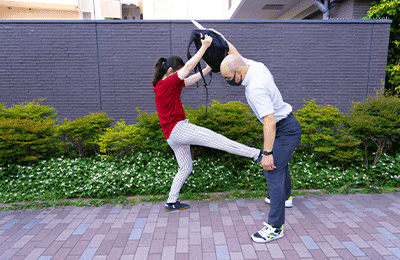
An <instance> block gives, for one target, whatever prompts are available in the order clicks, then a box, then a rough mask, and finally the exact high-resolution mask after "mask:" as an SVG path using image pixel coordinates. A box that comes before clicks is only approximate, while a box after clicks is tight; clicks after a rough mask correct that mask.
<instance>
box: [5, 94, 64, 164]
mask: <svg viewBox="0 0 400 260" xmlns="http://www.w3.org/2000/svg"><path fill="white" fill-rule="evenodd" d="M43 101H44V99H38V100H34V101H31V102H22V103H19V104H17V105H12V106H11V107H10V108H6V106H5V104H0V165H6V164H11V163H20V164H32V163H34V162H37V161H38V160H40V159H43V158H46V157H48V156H50V154H52V155H57V153H56V149H55V145H56V142H55V140H54V128H55V122H56V118H57V111H56V110H55V109H54V108H52V107H50V106H45V105H42V104H41V102H43ZM54 152H55V153H54Z"/></svg>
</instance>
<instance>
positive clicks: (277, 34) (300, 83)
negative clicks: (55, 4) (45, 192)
mask: <svg viewBox="0 0 400 260" xmlns="http://www.w3.org/2000/svg"><path fill="white" fill-rule="evenodd" d="M201 23H202V24H203V25H204V26H206V27H211V28H214V29H216V30H218V31H220V32H221V33H223V34H224V35H225V36H226V37H227V39H228V40H229V41H230V42H231V43H232V44H233V45H235V46H236V48H237V49H238V51H239V52H240V53H241V54H242V55H243V56H244V57H246V58H250V59H253V60H256V61H260V62H263V63H264V64H265V65H266V66H267V67H268V68H269V69H270V71H271V73H272V74H273V75H274V78H275V82H276V84H277V86H278V88H279V89H280V91H281V93H282V96H283V98H284V100H285V101H286V102H288V103H290V104H291V105H292V106H293V108H294V110H295V111H296V110H298V109H300V108H302V106H303V104H304V100H311V99H316V103H317V104H321V105H325V104H331V105H333V106H335V107H337V108H339V109H340V110H341V111H342V112H343V113H345V112H346V111H347V110H348V109H349V108H350V107H351V101H362V100H363V99H364V98H365V97H366V96H367V95H371V94H374V93H375V91H374V89H375V88H379V87H380V86H381V80H382V79H384V77H385V66H386V59H387V46H388V40H389V28H390V22H389V21H374V22H373V21H304V20H303V21H207V22H206V21H204V22H201ZM193 29H194V27H193V25H192V24H191V23H190V22H188V21H98V22H97V23H94V22H93V21H72V22H71V21H69V22H68V21H57V22H49V21H47V22H46V21H39V22H38V21H28V22H27V21H0V41H1V42H2V50H1V51H0V102H7V103H8V105H11V104H15V103H18V102H22V101H25V100H28V101H30V100H32V99H34V98H39V97H46V98H47V99H46V101H45V104H48V105H52V106H53V107H54V108H56V109H57V110H58V111H59V118H60V119H63V118H68V119H70V120H72V119H75V118H78V117H82V116H84V115H86V114H87V113H88V112H96V111H99V110H101V109H102V110H103V111H104V112H106V113H107V114H108V115H109V116H110V117H113V118H114V119H115V120H119V119H124V120H125V121H126V122H127V123H128V124H131V123H135V122H136V116H137V112H136V110H135V108H136V107H138V108H139V109H141V110H143V111H147V112H152V111H155V109H156V107H155V103H154V92H153V88H152V85H151V79H152V74H153V66H154V63H155V61H156V60H157V59H158V58H159V57H161V56H164V57H168V56H169V55H171V54H173V55H178V56H181V57H182V58H183V59H184V60H185V61H186V60H187V58H186V48H187V43H188V40H189V35H190V32H191V31H192V30H193ZM96 31H97V34H96ZM96 38H97V39H98V41H96ZM194 52H195V50H194V47H193V49H192V53H193V54H194ZM99 68H100V70H99ZM212 99H215V100H218V101H219V102H222V103H225V102H228V101H232V100H240V101H242V102H246V99H245V96H244V88H243V87H233V86H230V85H228V84H227V83H226V82H225V81H224V79H223V78H222V77H221V75H220V74H214V75H213V81H212V85H211V86H210V87H209V100H208V102H209V103H210V101H211V100H212ZM182 102H183V104H184V105H185V106H189V107H197V106H198V105H202V104H205V102H206V91H205V89H204V87H202V86H201V85H200V86H199V88H197V87H196V86H195V85H194V86H189V87H187V88H185V89H184V90H183V92H182Z"/></svg>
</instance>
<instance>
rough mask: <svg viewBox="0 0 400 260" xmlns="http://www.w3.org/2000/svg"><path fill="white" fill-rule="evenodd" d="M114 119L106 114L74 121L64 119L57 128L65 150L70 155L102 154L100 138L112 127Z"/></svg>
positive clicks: (95, 114) (94, 114)
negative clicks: (99, 143)
mask: <svg viewBox="0 0 400 260" xmlns="http://www.w3.org/2000/svg"><path fill="white" fill-rule="evenodd" d="M113 120H114V119H113V118H109V117H107V115H106V113H104V112H101V113H100V112H97V113H90V114H89V115H86V116H84V117H83V118H78V119H76V120H73V121H69V120H67V119H64V122H63V124H62V125H60V126H58V127H57V136H58V137H59V138H60V139H61V141H62V142H63V149H64V151H65V152H67V153H68V154H70V156H71V155H74V154H78V155H80V156H89V155H93V154H98V153H100V148H99V145H98V138H100V135H101V134H102V132H103V131H104V130H105V129H106V128H108V127H110V124H111V122H112V121H113Z"/></svg>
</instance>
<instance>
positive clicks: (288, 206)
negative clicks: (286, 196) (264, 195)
mask: <svg viewBox="0 0 400 260" xmlns="http://www.w3.org/2000/svg"><path fill="white" fill-rule="evenodd" d="M264 202H265V203H267V204H268V205H269V204H271V203H268V202H266V201H265V200H264ZM292 207H293V202H292V203H290V204H289V205H287V204H286V201H285V208H292Z"/></svg>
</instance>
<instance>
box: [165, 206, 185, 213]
mask: <svg viewBox="0 0 400 260" xmlns="http://www.w3.org/2000/svg"><path fill="white" fill-rule="evenodd" d="M188 208H190V206H188V207H185V208H180V209H165V211H166V212H171V211H175V210H185V209H188Z"/></svg>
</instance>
